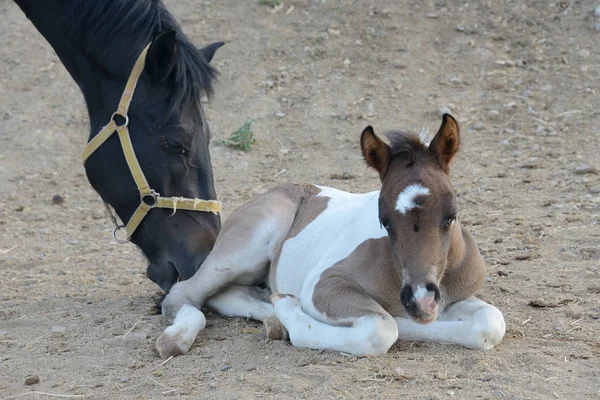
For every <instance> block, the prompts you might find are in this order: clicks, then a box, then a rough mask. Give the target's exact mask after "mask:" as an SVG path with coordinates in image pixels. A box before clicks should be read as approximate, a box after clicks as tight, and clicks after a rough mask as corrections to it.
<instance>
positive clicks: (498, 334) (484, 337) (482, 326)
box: [473, 305, 506, 350]
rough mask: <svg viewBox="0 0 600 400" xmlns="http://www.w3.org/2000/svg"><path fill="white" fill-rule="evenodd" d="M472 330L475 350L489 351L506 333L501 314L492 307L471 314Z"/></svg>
mask: <svg viewBox="0 0 600 400" xmlns="http://www.w3.org/2000/svg"><path fill="white" fill-rule="evenodd" d="M473 329H474V330H475V335H474V339H475V343H473V345H474V346H473V348H474V349H477V350H489V349H491V348H493V347H494V346H496V345H497V344H498V343H500V341H501V340H502V338H503V337H504V334H505V333H506V323H505V322H504V316H503V315H502V312H501V311H500V310H498V309H497V308H496V307H494V306H492V305H487V306H485V307H482V308H481V309H479V310H477V311H476V312H475V313H474V314H473Z"/></svg>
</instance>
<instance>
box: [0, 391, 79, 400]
mask: <svg viewBox="0 0 600 400" xmlns="http://www.w3.org/2000/svg"><path fill="white" fill-rule="evenodd" d="M32 394H41V395H43V396H50V397H63V398H69V399H81V398H84V397H85V396H84V395H83V394H58V393H46V392H38V391H37V390H33V391H31V392H27V393H21V394H15V395H14V396H8V397H3V398H2V400H7V399H16V398H17V397H23V396H30V395H32Z"/></svg>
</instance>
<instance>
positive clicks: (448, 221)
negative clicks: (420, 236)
mask: <svg viewBox="0 0 600 400" xmlns="http://www.w3.org/2000/svg"><path fill="white" fill-rule="evenodd" d="M455 221H456V215H452V216H449V217H445V218H444V220H443V221H442V228H450V226H451V225H452V224H453V223H454V222H455Z"/></svg>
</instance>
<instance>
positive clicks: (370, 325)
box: [274, 187, 398, 355]
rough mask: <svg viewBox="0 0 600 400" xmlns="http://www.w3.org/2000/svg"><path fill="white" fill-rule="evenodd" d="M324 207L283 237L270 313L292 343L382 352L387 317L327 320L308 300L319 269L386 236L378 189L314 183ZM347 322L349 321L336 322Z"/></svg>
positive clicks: (392, 334)
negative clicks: (359, 190) (324, 199)
mask: <svg viewBox="0 0 600 400" xmlns="http://www.w3.org/2000/svg"><path fill="white" fill-rule="evenodd" d="M319 189H321V192H320V193H319V194H318V196H319V197H328V198H329V201H328V203H327V208H326V209H325V210H324V211H323V212H322V213H321V214H319V215H318V216H317V217H316V218H315V219H314V220H313V221H312V222H311V223H309V224H308V225H307V226H305V227H304V229H303V230H302V231H301V232H300V233H299V234H298V235H296V236H295V237H293V238H291V239H288V240H287V241H285V242H284V244H283V246H282V249H281V254H280V257H279V262H278V264H277V276H276V283H277V291H278V292H279V293H286V294H293V295H294V296H297V297H299V298H296V297H290V296H284V297H281V296H282V295H278V297H279V298H278V299H276V300H275V302H274V304H275V313H276V315H277V317H278V318H279V320H280V321H281V322H282V324H283V325H284V326H285V327H286V328H287V329H288V332H289V335H290V340H291V341H292V344H293V345H294V346H298V347H309V348H313V349H315V348H316V349H331V350H337V351H343V352H347V353H351V354H361V355H367V354H369V355H375V354H384V353H385V352H387V350H388V349H389V348H390V346H391V345H392V344H393V343H394V342H395V341H396V340H397V338H398V328H397V326H396V323H395V321H394V320H393V319H392V318H385V317H382V316H380V315H366V316H364V317H360V318H349V319H347V320H344V321H340V320H336V321H331V320H330V319H329V318H327V316H326V315H324V314H322V313H321V312H319V311H318V310H317V309H316V308H315V306H314V304H313V301H312V298H313V294H314V289H315V286H316V284H317V282H319V280H320V279H321V275H322V274H323V272H324V271H325V270H327V269H328V268H331V267H333V266H334V265H335V264H336V263H337V262H339V261H341V260H343V259H345V258H347V257H348V256H350V254H351V253H352V252H353V251H354V250H355V249H356V248H357V247H358V246H359V245H360V244H361V243H363V242H364V241H366V240H369V239H378V238H381V237H385V236H387V231H386V230H385V229H383V228H382V227H381V226H380V224H379V218H378V215H379V205H378V201H379V192H378V191H377V192H371V193H365V194H353V193H347V192H343V191H341V190H337V189H333V188H329V187H319ZM340 322H347V323H349V324H351V326H349V327H343V326H336V325H335V324H336V323H340Z"/></svg>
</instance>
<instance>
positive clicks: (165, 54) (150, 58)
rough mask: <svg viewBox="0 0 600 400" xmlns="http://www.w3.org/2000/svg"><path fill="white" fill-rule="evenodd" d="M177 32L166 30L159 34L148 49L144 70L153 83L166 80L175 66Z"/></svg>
mask: <svg viewBox="0 0 600 400" xmlns="http://www.w3.org/2000/svg"><path fill="white" fill-rule="evenodd" d="M176 50H177V31H176V30H175V29H166V30H164V31H162V32H160V33H159V34H158V35H157V36H156V38H155V39H154V41H152V44H151V45H150V48H149V49H148V54H147V55H146V70H147V71H148V73H149V74H150V76H151V77H152V79H154V80H155V81H162V80H165V79H167V77H168V76H169V75H170V74H171V71H172V70H173V66H174V65H175V51H176Z"/></svg>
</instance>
